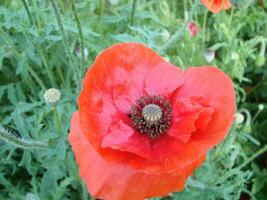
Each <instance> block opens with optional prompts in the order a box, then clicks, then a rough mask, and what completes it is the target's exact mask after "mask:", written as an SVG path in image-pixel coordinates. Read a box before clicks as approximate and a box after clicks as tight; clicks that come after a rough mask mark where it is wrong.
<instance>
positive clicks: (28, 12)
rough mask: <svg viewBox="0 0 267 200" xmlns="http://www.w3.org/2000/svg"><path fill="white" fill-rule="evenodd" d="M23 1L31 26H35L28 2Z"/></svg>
mask: <svg viewBox="0 0 267 200" xmlns="http://www.w3.org/2000/svg"><path fill="white" fill-rule="evenodd" d="M21 1H22V4H23V7H24V8H25V11H26V13H27V15H28V18H29V21H30V24H31V26H32V25H33V20H32V16H31V13H30V9H29V6H28V4H27V2H26V0H21Z"/></svg>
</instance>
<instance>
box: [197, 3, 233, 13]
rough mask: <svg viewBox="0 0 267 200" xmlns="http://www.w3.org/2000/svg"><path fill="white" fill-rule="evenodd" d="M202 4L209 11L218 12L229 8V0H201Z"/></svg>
mask: <svg viewBox="0 0 267 200" xmlns="http://www.w3.org/2000/svg"><path fill="white" fill-rule="evenodd" d="M201 2H202V4H203V5H204V6H206V7H207V8H208V9H209V10H210V11H211V12H213V13H215V14H216V13H219V12H220V11H221V10H223V9H224V10H227V9H229V8H231V2H230V0H201Z"/></svg>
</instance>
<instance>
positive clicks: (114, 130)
mask: <svg viewBox="0 0 267 200" xmlns="http://www.w3.org/2000/svg"><path fill="white" fill-rule="evenodd" d="M133 134H134V130H133V129H132V128H131V127H129V126H128V125H127V124H125V123H124V122H123V121H122V120H120V121H119V122H117V123H115V124H113V125H112V126H111V127H110V132H109V134H108V135H106V136H105V137H104V138H103V140H102V143H101V146H102V147H103V148H106V147H111V148H114V149H117V147H116V145H118V144H121V143H125V142H127V141H128V139H129V137H131V136H132V135H133Z"/></svg>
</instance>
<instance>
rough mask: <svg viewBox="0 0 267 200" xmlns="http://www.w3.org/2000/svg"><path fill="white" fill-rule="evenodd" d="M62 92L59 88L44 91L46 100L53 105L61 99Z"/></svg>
mask: <svg viewBox="0 0 267 200" xmlns="http://www.w3.org/2000/svg"><path fill="white" fill-rule="evenodd" d="M60 97H61V94H60V91H59V90H58V89H55V88H50V89H48V90H46V91H45V93H44V100H45V102H46V103H48V104H50V105H51V106H55V105H56V104H57V102H58V101H59V100H60Z"/></svg>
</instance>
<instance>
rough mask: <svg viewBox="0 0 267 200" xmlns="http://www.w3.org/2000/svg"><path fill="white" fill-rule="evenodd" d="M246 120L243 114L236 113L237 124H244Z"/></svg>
mask: <svg viewBox="0 0 267 200" xmlns="http://www.w3.org/2000/svg"><path fill="white" fill-rule="evenodd" d="M244 119H245V117H244V115H243V114H241V113H236V114H235V122H236V124H242V123H243V121H244Z"/></svg>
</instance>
